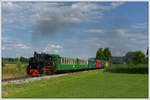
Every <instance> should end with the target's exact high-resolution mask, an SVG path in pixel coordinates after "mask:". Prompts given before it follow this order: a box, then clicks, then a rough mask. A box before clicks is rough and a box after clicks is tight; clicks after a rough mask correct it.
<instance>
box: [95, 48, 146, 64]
mask: <svg viewBox="0 0 150 100" xmlns="http://www.w3.org/2000/svg"><path fill="white" fill-rule="evenodd" d="M96 59H98V60H105V61H111V59H112V54H111V51H110V49H109V48H104V50H103V48H99V49H98V50H97V52H96ZM123 59H124V60H125V63H127V64H145V63H148V49H147V52H146V54H144V53H143V52H142V51H129V52H127V53H126V55H125V56H124V57H122V59H120V60H123Z"/></svg>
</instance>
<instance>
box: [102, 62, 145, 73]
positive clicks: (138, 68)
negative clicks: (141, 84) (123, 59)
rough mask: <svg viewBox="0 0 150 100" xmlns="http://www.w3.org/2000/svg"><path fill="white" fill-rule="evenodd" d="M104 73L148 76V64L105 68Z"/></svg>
mask: <svg viewBox="0 0 150 100" xmlns="http://www.w3.org/2000/svg"><path fill="white" fill-rule="evenodd" d="M104 71H105V72H112V73H137V74H147V73H148V64H139V65H134V64H129V65H112V66H111V67H109V68H105V69H104Z"/></svg>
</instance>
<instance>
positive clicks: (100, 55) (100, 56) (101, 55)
mask: <svg viewBox="0 0 150 100" xmlns="http://www.w3.org/2000/svg"><path fill="white" fill-rule="evenodd" d="M96 59H99V60H104V59H105V55H104V53H103V49H102V48H99V49H98V51H97V52H96Z"/></svg>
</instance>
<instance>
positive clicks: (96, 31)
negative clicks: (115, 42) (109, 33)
mask: <svg viewBox="0 0 150 100" xmlns="http://www.w3.org/2000/svg"><path fill="white" fill-rule="evenodd" d="M85 32H90V33H102V32H103V30H102V29H89V30H86V31H85Z"/></svg>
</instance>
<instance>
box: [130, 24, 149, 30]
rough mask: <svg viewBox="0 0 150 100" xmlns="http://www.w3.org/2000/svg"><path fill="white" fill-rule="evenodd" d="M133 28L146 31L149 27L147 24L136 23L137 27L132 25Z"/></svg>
mask: <svg viewBox="0 0 150 100" xmlns="http://www.w3.org/2000/svg"><path fill="white" fill-rule="evenodd" d="M131 27H132V28H135V29H145V28H146V27H147V24H146V23H136V24H135V25H132V26H131Z"/></svg>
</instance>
